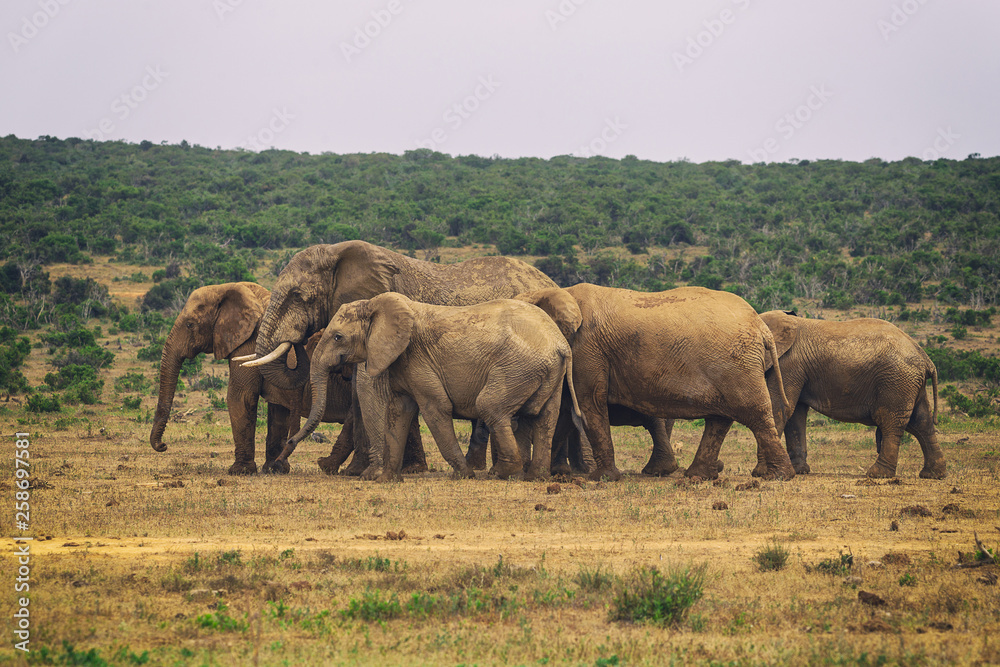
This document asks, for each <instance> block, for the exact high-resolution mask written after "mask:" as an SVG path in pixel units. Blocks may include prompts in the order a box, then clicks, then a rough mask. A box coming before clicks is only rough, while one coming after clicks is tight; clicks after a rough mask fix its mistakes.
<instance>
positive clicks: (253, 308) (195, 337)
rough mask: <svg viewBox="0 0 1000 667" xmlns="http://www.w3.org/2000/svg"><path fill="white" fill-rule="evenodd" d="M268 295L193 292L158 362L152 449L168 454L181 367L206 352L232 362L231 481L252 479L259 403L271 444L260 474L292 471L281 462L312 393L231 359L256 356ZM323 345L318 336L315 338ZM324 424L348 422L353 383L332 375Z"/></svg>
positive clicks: (234, 286) (249, 290) (244, 286)
mask: <svg viewBox="0 0 1000 667" xmlns="http://www.w3.org/2000/svg"><path fill="white" fill-rule="evenodd" d="M268 298H269V292H268V291H267V290H266V289H264V288H263V287H261V286H260V285H257V284H256V283H225V284H222V285H210V286H207V287H200V288H198V289H196V290H194V291H193V292H192V293H191V296H190V297H189V298H188V300H187V303H186V304H185V305H184V308H183V309H182V310H181V312H180V314H179V315H178V316H177V320H176V321H175V322H174V326H173V328H172V329H171V331H170V334H169V335H168V336H167V340H166V342H165V343H164V345H163V353H162V356H161V358H160V385H159V398H158V400H157V404H156V415H155V417H154V419H153V426H152V429H151V431H150V435H149V443H150V445H151V446H152V447H153V449H155V450H156V451H158V452H163V451H166V449H167V445H166V444H165V443H164V442H163V434H164V432H165V430H166V427H167V423H168V422H169V420H170V411H171V408H172V406H173V401H174V394H175V392H176V389H177V380H178V375H179V373H180V368H181V364H183V363H184V361H185V360H187V359H192V358H194V357H195V356H197V355H198V354H201V353H202V352H205V353H210V354H214V355H215V358H216V359H229V360H230V362H229V386H228V388H227V394H226V403H227V406H228V409H229V420H230V424H231V425H232V430H233V441H234V443H235V461H234V463H233V464H232V465H231V466H230V467H229V474H230V475H252V474H255V473H256V472H257V463H256V462H255V461H254V453H255V442H254V440H255V436H256V429H257V405H258V399H259V398H263V399H264V400H265V401H266V402H267V404H268V407H267V439H266V445H265V463H264V465H263V467H262V468H261V470H262V471H263V472H281V473H285V472H288V471H289V466H288V463H287V461H281V462H277V461H276V459H277V457H278V455H279V454H280V453H281V449H282V446H283V445H284V442H285V439H286V438H287V437H289V436H290V435H292V434H294V433H295V432H297V431H298V430H299V417H300V415H301V414H303V413H306V412H308V411H310V409H311V400H310V397H311V390H310V389H309V387H305V388H303V389H296V390H289V389H281V388H279V387H275V386H274V385H272V384H270V383H269V382H266V381H264V379H263V378H262V377H261V374H260V373H259V372H258V371H257V370H256V369H253V368H246V367H243V366H241V365H240V364H239V363H237V362H236V361H235V360H234V358H235V357H238V356H240V355H245V354H248V353H250V352H252V351H253V349H254V344H255V340H256V336H257V324H258V322H259V320H260V316H261V315H262V314H263V313H264V311H265V309H266V307H267V301H268ZM316 342H318V338H317V340H316ZM326 395H327V402H326V408H325V411H324V413H323V415H322V420H323V421H326V422H343V421H344V420H345V419H346V418H347V417H348V416H349V410H350V398H351V395H350V382H349V381H348V380H344V379H343V378H340V377H339V376H335V377H332V378H331V379H330V381H329V386H328V387H327V392H326Z"/></svg>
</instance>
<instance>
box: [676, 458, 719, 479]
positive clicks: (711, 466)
mask: <svg viewBox="0 0 1000 667" xmlns="http://www.w3.org/2000/svg"><path fill="white" fill-rule="evenodd" d="M684 476H685V477H689V478H694V477H697V478H699V479H702V480H706V481H707V480H710V479H718V478H719V470H718V466H717V465H716V464H715V463H714V462H712V463H708V464H700V463H692V464H691V466H690V467H689V468H688V469H687V470H685V471H684Z"/></svg>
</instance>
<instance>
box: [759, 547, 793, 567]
mask: <svg viewBox="0 0 1000 667" xmlns="http://www.w3.org/2000/svg"><path fill="white" fill-rule="evenodd" d="M788 556H789V553H788V549H786V548H785V547H783V546H782V545H780V544H778V543H777V542H772V543H771V544H769V545H768V546H766V547H764V548H762V549H761V550H760V551H758V552H757V553H756V554H754V557H753V559H754V562H756V563H757V567H758V568H760V571H761V572H774V571H777V570H780V569H782V568H784V567H785V564H786V563H787V562H788Z"/></svg>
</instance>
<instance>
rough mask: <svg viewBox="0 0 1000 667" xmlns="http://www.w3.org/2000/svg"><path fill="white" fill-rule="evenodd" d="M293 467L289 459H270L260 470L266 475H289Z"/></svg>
mask: <svg viewBox="0 0 1000 667" xmlns="http://www.w3.org/2000/svg"><path fill="white" fill-rule="evenodd" d="M291 469H292V467H291V466H290V465H288V461H278V460H275V461H268V462H266V463H265V464H264V465H263V466H261V469H260V471H261V472H262V473H264V474H265V475H287V474H288V473H289V471H290V470H291Z"/></svg>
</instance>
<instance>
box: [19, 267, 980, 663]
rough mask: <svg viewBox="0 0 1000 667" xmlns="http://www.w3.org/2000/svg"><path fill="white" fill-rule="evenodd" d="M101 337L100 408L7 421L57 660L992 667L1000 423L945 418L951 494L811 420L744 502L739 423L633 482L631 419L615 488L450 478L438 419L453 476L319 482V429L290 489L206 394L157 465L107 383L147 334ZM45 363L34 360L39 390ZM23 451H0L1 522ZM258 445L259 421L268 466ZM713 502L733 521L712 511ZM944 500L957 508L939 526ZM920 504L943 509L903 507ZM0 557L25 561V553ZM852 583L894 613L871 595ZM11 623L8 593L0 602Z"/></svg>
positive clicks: (36, 610)
mask: <svg viewBox="0 0 1000 667" xmlns="http://www.w3.org/2000/svg"><path fill="white" fill-rule="evenodd" d="M146 272H147V273H149V272H150V270H149V269H148V268H147V269H146ZM54 275H55V273H54V274H53V277H54ZM105 328H106V327H105ZM117 339H121V340H122V342H123V349H122V350H120V351H119V350H118V349H117V343H116V342H114V341H116V340H117ZM105 341H108V342H109V343H111V346H110V347H111V348H112V350H113V351H114V352H115V354H116V355H118V359H117V360H116V362H115V367H114V370H113V372H112V375H111V376H110V378H109V379H107V380H106V383H105V391H104V397H103V401H104V402H103V404H102V405H98V406H79V407H70V408H65V409H64V411H63V413H61V414H58V415H45V416H36V415H29V414H27V413H25V412H24V411H23V410H22V409H21V408H20V407H19V406H17V405H15V404H14V403H11V404H9V405H8V406H6V407H0V421H2V423H3V424H4V427H5V429H6V432H7V433H8V435H7V436H5V437H6V441H7V442H8V443H12V442H13V437H12V436H11V435H10V434H12V433H13V432H15V431H29V432H30V433H31V442H32V445H31V453H32V459H31V460H32V466H33V468H32V476H33V477H36V478H37V479H38V480H41V481H44V482H45V483H46V485H51V488H38V489H36V490H34V491H33V492H32V496H31V508H32V514H31V519H32V526H31V528H32V530H31V533H32V534H34V535H36V536H45V537H46V538H49V537H51V539H45V540H43V541H40V542H36V543H34V544H33V546H32V574H31V576H32V587H31V614H32V616H31V618H32V624H33V625H32V628H33V635H32V644H31V647H32V649H34V650H35V651H37V652H38V653H36V654H35V659H36V660H40V661H41V662H44V661H45V660H51V661H53V662H57V663H58V662H59V661H64V662H71V661H72V660H74V659H75V660H76V661H77V663H76V664H86V663H81V660H83V659H84V658H81V656H86V653H87V652H88V651H90V650H92V649H93V650H95V651H96V653H95V654H93V655H96V656H99V657H100V658H102V659H104V660H107V661H109V662H112V663H115V664H131V663H132V662H135V661H136V659H138V660H141V659H142V655H143V652H148V653H147V654H146V658H147V659H148V661H149V664H189V663H190V664H203V663H204V664H247V663H251V662H254V661H257V662H259V663H260V664H331V663H338V664H403V665H406V664H454V663H467V664H508V663H514V664H546V663H569V664H602V665H611V664H629V665H640V664H657V665H659V664H666V663H668V662H675V663H678V664H759V663H792V664H859V665H860V664H881V663H888V664H896V663H901V664H932V665H933V664H976V663H978V664H995V663H998V662H1000V641H998V640H997V639H996V637H997V636H1000V596H998V592H1000V588H998V587H997V586H996V585H993V586H990V585H987V584H985V583H982V582H980V581H979V579H980V578H981V577H984V576H985V575H986V574H987V571H990V570H992V571H993V572H996V569H997V568H996V566H990V567H985V568H977V569H955V568H954V565H955V563H956V562H957V558H958V552H959V551H962V552H969V551H971V550H972V548H973V537H972V535H973V531H975V532H977V533H978V534H979V536H980V538H982V539H983V540H984V541H985V543H986V545H987V546H989V547H992V548H994V549H996V547H997V546H998V545H1000V532H998V529H997V528H996V527H997V526H1000V494H998V492H997V488H998V478H1000V444H998V442H1000V436H998V433H1000V426H998V425H997V424H996V423H992V424H984V423H982V422H979V421H972V420H967V419H964V418H958V417H953V416H951V415H949V414H947V410H946V408H944V406H942V413H943V414H942V416H941V420H940V424H939V430H940V432H941V435H940V437H941V441H942V447H943V449H944V452H945V455H946V456H947V458H948V466H949V476H948V478H947V479H945V480H941V481H935V480H921V479H918V478H917V473H918V472H919V470H920V467H921V463H922V462H921V458H920V450H919V446H918V445H917V443H916V442H915V441H914V440H912V439H908V441H907V442H906V443H905V444H904V446H903V451H902V455H901V461H900V465H899V471H898V472H899V481H900V483H898V484H892V483H889V482H887V481H884V480H880V481H878V482H870V483H866V482H865V480H863V479H862V478H861V475H862V474H863V471H864V470H865V469H866V468H867V467H868V466H869V465H870V464H871V462H872V460H873V458H874V456H875V447H874V438H873V433H872V431H871V429H868V428H865V427H860V426H855V425H843V424H838V423H836V422H829V421H828V420H825V419H823V418H820V417H816V416H814V417H811V418H810V430H809V452H810V461H809V462H810V465H811V466H812V469H813V470H814V471H816V472H814V473H813V474H811V475H806V476H799V477H796V478H795V479H794V480H792V481H791V482H784V483H775V482H765V483H762V484H761V485H760V487H759V488H754V489H749V490H737V487H738V485H740V484H742V483H746V482H748V481H750V476H749V473H750V470H751V469H752V468H753V465H754V464H755V454H754V445H753V441H752V437H751V435H750V433H749V432H748V431H747V430H746V429H744V428H742V427H736V428H734V429H733V431H732V433H731V434H730V436H729V437H728V438H727V441H726V443H725V444H724V446H723V449H722V458H723V460H724V462H725V463H726V470H725V472H724V473H723V477H722V479H721V480H720V481H719V483H718V484H713V483H710V482H709V483H700V484H689V483H687V481H686V480H684V479H683V478H681V477H679V476H678V475H676V474H675V475H674V476H671V477H668V478H665V479H649V478H644V477H642V476H641V475H639V474H638V471H639V470H640V469H641V468H642V466H643V464H644V463H645V461H646V458H647V457H648V454H649V444H648V439H647V437H646V435H645V432H644V431H642V430H641V429H633V428H617V429H615V436H616V442H617V445H618V461H619V466H620V467H621V468H622V470H624V471H625V472H627V473H629V474H628V475H627V477H626V478H625V480H623V481H622V482H619V483H613V484H596V483H593V482H586V483H583V485H582V487H581V486H578V485H576V484H573V483H562V484H561V492H560V493H559V494H556V495H551V494H547V493H546V486H547V484H546V483H523V482H508V481H496V480H489V479H477V480H463V481H455V480H451V479H449V476H448V473H447V470H446V467H447V466H446V465H445V464H444V462H443V461H442V459H441V458H440V456H439V454H438V453H437V451H436V448H435V447H434V446H433V441H432V440H431V439H430V437H429V436H427V435H426V429H425V431H424V432H425V437H426V444H427V445H428V460H429V462H431V463H432V465H433V466H434V467H435V468H436V469H437V471H436V472H432V473H428V474H425V475H422V476H415V477H409V478H408V479H407V480H406V481H405V482H404V483H402V484H389V485H376V484H373V483H363V482H361V481H358V480H357V479H351V478H345V477H336V478H331V477H327V476H326V475H324V474H323V473H321V472H320V471H319V469H318V467H317V466H316V465H315V463H314V461H315V459H316V458H318V457H319V456H322V455H324V454H326V453H327V451H328V449H327V448H328V447H329V446H328V445H320V444H317V443H314V442H312V441H309V440H307V441H305V442H303V443H302V445H301V446H300V447H299V448H298V450H297V451H296V453H295V455H294V457H293V458H292V461H291V463H292V474H290V475H288V476H284V477H262V476H259V477H253V478H230V477H227V476H226V469H227V467H228V466H229V464H230V463H231V462H232V456H233V452H232V442H231V436H230V431H229V422H228V416H227V414H226V413H225V411H222V410H214V409H212V408H211V406H210V405H209V402H208V400H207V398H206V396H205V392H183V393H184V395H183V396H178V402H179V404H180V405H181V410H183V411H186V412H187V411H189V414H188V415H187V416H186V417H185V420H186V421H183V422H172V423H171V424H170V425H169V426H168V429H167V433H166V436H165V441H166V442H168V444H169V446H170V447H169V450H168V451H167V452H166V453H162V454H159V453H156V452H154V451H152V449H150V447H149V444H148V435H149V426H150V425H149V423H148V418H149V411H150V409H151V408H152V407H153V405H154V402H155V397H153V396H151V395H149V394H148V393H147V394H146V395H144V396H143V397H142V408H140V409H139V410H123V409H121V405H122V397H121V396H118V395H116V394H115V392H114V389H113V378H114V377H118V376H119V375H121V374H123V373H125V372H129V371H132V372H141V373H143V374H144V375H146V376H147V377H148V378H149V379H150V380H153V381H155V377H156V371H155V368H154V367H153V366H152V365H151V364H149V363H146V362H138V361H136V359H135V353H136V351H137V349H138V347H139V346H140V342H139V341H135V342H134V344H133V342H132V341H130V340H129V339H127V338H125V337H123V336H122V335H118V336H115V337H109V336H107V335H105V336H104V337H103V338H102V339H101V343H102V344H103V342H105ZM205 368H206V370H212V371H214V372H216V373H219V372H222V373H223V374H224V368H222V367H219V366H211V365H208V364H207V363H206V366H205ZM48 370H51V369H50V368H48V365H47V361H46V358H45V356H44V354H43V353H40V352H39V353H33V355H32V358H31V359H30V360H29V368H28V375H29V377H30V379H31V381H32V384H33V385H37V384H39V383H40V378H41V376H42V375H44V373H45V372H48ZM218 393H219V394H220V395H224V390H223V391H220V392H218ZM262 414H263V412H262ZM458 426H459V432H460V433H459V437H460V439H465V440H467V438H468V426H467V425H463V424H461V423H459V424H458ZM338 428H339V427H337V426H328V425H324V426H323V427H322V430H323V431H324V432H326V433H327V434H328V435H331V436H332V435H334V434H335V433H336V432H337V430H338ZM699 438H700V428H698V427H696V426H694V425H692V424H678V427H677V428H676V429H675V442H676V443H678V444H680V445H681V447H682V451H681V453H680V454H679V458H680V460H681V463H682V464H685V463H688V462H690V460H691V458H692V456H693V454H694V451H695V449H696V448H697V444H698V440H699ZM12 449H13V447H6V446H5V447H4V448H3V450H2V451H3V452H4V454H3V457H2V458H0V498H2V499H3V501H4V505H5V507H8V508H11V507H12V506H13V493H14V488H13V486H12V484H11V483H10V480H11V479H12V474H13V462H12V456H11V454H10V452H11V451H12ZM262 450H263V427H261V430H260V431H259V432H258V463H259V462H261V460H262V459H263V451H262ZM178 481H179V482H180V484H178V483H177V482H178ZM220 481H221V482H223V484H222V485H220ZM859 482H862V483H860V484H859ZM718 501H724V502H725V503H726V505H727V506H728V509H725V510H722V511H716V510H713V509H712V507H713V504H715V503H716V502H718ZM949 504H957V505H958V506H959V508H958V511H952V510H950V511H948V512H947V513H945V512H944V511H943V509H944V507H945V506H946V505H949ZM538 505H544V508H542V509H538V510H536V506H538ZM915 505H921V506H924V507H926V508H928V509H929V510H930V511H931V516H930V517H919V516H910V515H903V514H902V513H901V510H902V509H903V508H904V507H909V506H915ZM547 510H550V511H547ZM5 511H6V512H8V514H7V515H5V520H4V524H3V525H4V526H7V525H10V524H9V523H8V522H7V520H6V517H8V516H9V517H11V518H13V516H12V515H13V511H12V510H9V509H8V510H5ZM969 511H971V513H970V512H969ZM893 522H896V524H897V526H898V530H891V529H890V526H891V524H892V523H893ZM390 533H391V534H392V535H389V534H390ZM401 533H404V535H403V536H402V537H403V539H388V537H397V538H398V537H400V534H401ZM774 544H779V545H781V546H783V548H785V549H787V550H788V551H789V552H790V557H789V558H788V561H787V564H786V566H785V567H784V568H783V569H781V570H778V571H766V572H765V571H761V570H760V568H759V567H758V564H757V562H756V561H755V558H754V557H755V555H756V554H757V553H759V552H760V551H761V550H762V549H765V548H768V547H770V546H773V545H774ZM841 554H850V555H851V556H853V567H852V568H851V570H850V571H849V572H844V573H842V574H836V575H833V574H827V573H824V572H823V571H822V568H817V567H816V566H817V565H818V564H820V563H821V562H823V561H824V560H834V561H836V562H837V563H839V562H840V556H841ZM887 554H889V557H885V556H886V555H887ZM0 562H2V563H3V570H4V571H5V572H12V571H13V569H14V568H13V564H14V549H13V545H12V543H10V542H8V543H7V545H6V546H4V547H2V548H0ZM702 564H703V565H704V566H705V567H706V581H705V585H704V595H703V597H702V598H701V599H700V600H699V601H698V602H697V603H696V604H694V606H693V607H692V608H691V609H690V612H689V614H688V615H687V617H686V618H685V620H683V621H682V622H681V623H680V624H679V625H677V626H668V627H659V626H655V625H643V624H630V623H619V622H614V621H610V620H609V608H610V606H611V604H612V601H613V599H614V597H615V595H616V591H617V590H619V588H620V586H622V585H627V582H628V581H630V580H632V579H633V578H634V575H635V574H636V573H637V572H639V571H640V568H648V567H656V568H658V569H659V570H660V571H662V572H670V571H674V570H677V569H682V570H683V569H685V568H689V567H697V566H699V565H702ZM907 575H908V576H907ZM8 581H9V580H8ZM901 581H902V582H904V583H905V585H902V584H901ZM8 590H10V589H8ZM859 591H866V592H871V593H874V594H876V595H878V596H879V597H880V598H882V599H883V600H884V601H885V602H886V604H885V605H884V606H880V607H872V606H868V605H866V604H863V603H861V602H860V601H859V599H858V593H859ZM13 612H14V599H13V595H6V596H4V598H3V601H2V603H0V613H2V614H3V615H5V616H6V617H7V618H11V615H12V614H13ZM8 637H10V635H8ZM63 642H68V645H69V646H72V648H71V649H70V648H67V646H66V645H64V644H63ZM12 644H13V641H12V640H11V641H8V642H7V643H6V644H5V645H3V646H2V647H0V662H3V661H6V660H8V659H11V657H12V656H14V653H15V652H14V651H13V650H12V648H11V647H12ZM42 649H45V650H44V651H43V650H42ZM14 657H15V658H17V659H20V658H19V657H17V656H14ZM133 658H134V659H133ZM92 662H93V661H92Z"/></svg>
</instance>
